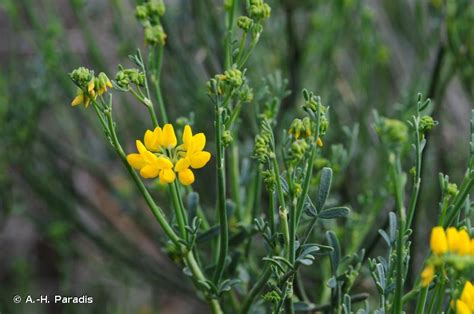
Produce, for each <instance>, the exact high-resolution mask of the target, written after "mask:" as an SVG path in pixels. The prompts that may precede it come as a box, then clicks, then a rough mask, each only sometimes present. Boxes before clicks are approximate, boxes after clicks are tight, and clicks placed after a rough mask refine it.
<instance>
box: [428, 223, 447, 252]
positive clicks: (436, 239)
mask: <svg viewBox="0 0 474 314" xmlns="http://www.w3.org/2000/svg"><path fill="white" fill-rule="evenodd" d="M430 246H431V250H432V251H433V253H434V254H437V255H442V254H444V253H446V251H447V250H448V242H447V239H446V233H445V232H444V229H443V227H440V226H438V227H434V228H433V229H432V230H431V239H430Z"/></svg>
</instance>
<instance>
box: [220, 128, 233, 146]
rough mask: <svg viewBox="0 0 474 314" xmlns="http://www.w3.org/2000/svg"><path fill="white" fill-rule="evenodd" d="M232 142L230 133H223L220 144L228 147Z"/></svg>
mask: <svg viewBox="0 0 474 314" xmlns="http://www.w3.org/2000/svg"><path fill="white" fill-rule="evenodd" d="M233 140H234V138H233V137H232V133H231V132H230V131H229V130H226V131H224V134H222V142H223V144H224V146H229V145H230V144H231V143H232V141H233Z"/></svg>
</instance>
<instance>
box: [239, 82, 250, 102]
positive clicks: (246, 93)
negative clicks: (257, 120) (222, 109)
mask: <svg viewBox="0 0 474 314" xmlns="http://www.w3.org/2000/svg"><path fill="white" fill-rule="evenodd" d="M239 98H240V101H241V102H243V103H249V102H251V101H252V100H253V90H252V88H250V87H249V86H248V85H247V84H244V85H243V86H242V88H241V89H240V93H239Z"/></svg>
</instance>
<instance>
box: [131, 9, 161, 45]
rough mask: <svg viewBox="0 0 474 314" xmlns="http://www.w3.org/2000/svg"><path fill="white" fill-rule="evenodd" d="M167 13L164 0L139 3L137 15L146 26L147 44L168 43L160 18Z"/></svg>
mask: <svg viewBox="0 0 474 314" xmlns="http://www.w3.org/2000/svg"><path fill="white" fill-rule="evenodd" d="M164 14H165V4H164V2H163V0H148V1H147V2H145V3H144V4H141V5H138V6H137V7H136V10H135V16H136V18H137V19H138V20H139V21H140V23H141V24H142V25H143V27H144V33H145V43H146V44H147V45H151V46H155V45H161V46H163V45H164V44H165V43H166V33H165V31H164V29H163V26H162V25H161V22H160V18H161V17H162V16H163V15H164Z"/></svg>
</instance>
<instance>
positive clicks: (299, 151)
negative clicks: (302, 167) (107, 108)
mask: <svg viewBox="0 0 474 314" xmlns="http://www.w3.org/2000/svg"><path fill="white" fill-rule="evenodd" d="M308 148H309V145H308V142H307V141H306V140H304V139H300V140H295V141H292V142H291V143H290V147H289V149H288V156H287V161H288V162H289V164H291V165H295V164H296V163H298V162H299V161H300V160H302V159H303V157H304V156H305V154H306V152H307V151H308Z"/></svg>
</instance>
